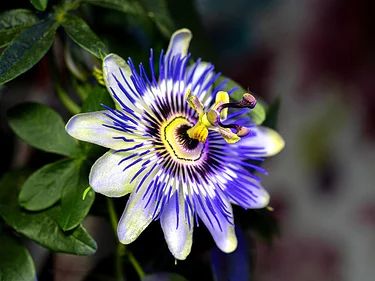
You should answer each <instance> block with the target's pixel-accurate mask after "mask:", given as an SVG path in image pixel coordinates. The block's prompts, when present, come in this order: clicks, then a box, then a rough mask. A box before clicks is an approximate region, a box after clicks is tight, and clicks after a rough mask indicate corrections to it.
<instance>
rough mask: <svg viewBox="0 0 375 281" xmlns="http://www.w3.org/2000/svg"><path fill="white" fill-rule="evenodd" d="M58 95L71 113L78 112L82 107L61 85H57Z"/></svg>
mask: <svg viewBox="0 0 375 281" xmlns="http://www.w3.org/2000/svg"><path fill="white" fill-rule="evenodd" d="M56 92H57V96H58V97H59V99H60V101H61V103H62V104H63V105H64V106H65V108H66V109H67V110H68V111H69V112H70V113H71V114H78V113H79V112H80V111H81V108H80V107H79V106H78V105H77V104H76V103H75V102H74V101H73V100H72V99H71V98H70V97H69V96H68V94H67V93H66V92H65V91H64V90H63V89H62V88H61V87H60V86H59V85H57V86H56Z"/></svg>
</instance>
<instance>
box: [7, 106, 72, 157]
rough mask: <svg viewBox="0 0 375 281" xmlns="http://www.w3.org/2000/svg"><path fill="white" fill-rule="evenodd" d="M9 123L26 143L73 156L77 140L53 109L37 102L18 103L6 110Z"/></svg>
mask: <svg viewBox="0 0 375 281" xmlns="http://www.w3.org/2000/svg"><path fill="white" fill-rule="evenodd" d="M8 119H9V125H10V127H11V128H12V129H13V131H14V132H15V133H16V134H17V135H18V136H19V137H20V138H21V139H23V140H24V141H25V142H27V143H28V144H30V145H32V146H34V147H36V148H39V149H41V150H44V151H48V152H53V153H58V154H62V155H65V156H70V157H75V156H77V154H78V153H79V147H78V144H77V142H76V141H75V140H74V139H73V138H72V137H70V136H69V135H68V134H67V133H66V131H65V124H64V122H63V120H62V119H61V117H60V115H58V114H57V113H56V112H55V111H54V110H52V109H51V108H49V107H48V106H46V105H42V104H38V103H31V102H29V103H23V104H19V105H17V106H15V107H13V108H12V109H10V110H9V112H8Z"/></svg>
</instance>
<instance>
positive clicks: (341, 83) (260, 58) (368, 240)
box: [198, 0, 375, 281]
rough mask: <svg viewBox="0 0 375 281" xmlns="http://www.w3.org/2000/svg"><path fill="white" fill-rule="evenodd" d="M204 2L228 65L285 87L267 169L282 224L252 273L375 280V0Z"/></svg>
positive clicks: (266, 84)
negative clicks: (278, 149) (280, 141)
mask: <svg viewBox="0 0 375 281" xmlns="http://www.w3.org/2000/svg"><path fill="white" fill-rule="evenodd" d="M198 2H199V7H200V11H201V15H202V19H203V22H204V25H205V27H206V29H207V30H208V31H209V33H210V34H211V36H212V37H213V40H214V47H215V48H218V49H219V52H220V54H221V55H220V58H221V59H220V62H221V67H222V68H223V69H221V70H223V73H225V74H226V75H227V76H229V77H232V78H233V79H235V80H237V81H238V82H240V83H241V84H242V85H243V86H245V87H247V86H248V87H249V89H251V90H253V91H254V92H255V93H257V95H258V97H261V98H264V99H265V100H266V101H268V102H272V101H273V100H274V99H275V98H277V97H280V99H281V107H280V111H279V119H278V125H277V129H278V130H279V131H280V133H281V134H282V135H283V136H284V138H285V140H286V147H285V149H284V151H283V152H282V153H281V154H280V155H279V156H277V157H275V158H273V159H271V160H268V162H267V165H266V166H267V168H268V169H269V170H270V176H268V177H266V178H265V180H264V185H265V187H266V188H268V190H269V191H270V193H271V198H272V199H271V206H273V207H274V209H275V210H274V213H275V215H276V216H277V217H278V218H279V220H280V224H281V235H280V237H279V238H277V239H276V240H275V241H274V243H273V244H272V245H271V246H270V245H266V244H265V243H263V242H260V241H258V240H257V241H258V242H257V245H256V254H255V260H256V262H255V271H256V273H255V280H257V281H273V280H278V281H294V280H295V281H297V280H304V281H309V280H320V281H333V280H343V281H357V280H361V281H372V280H374V276H375V173H374V172H375V170H374V168H375V144H374V137H375V122H374V121H375V79H374V77H375V76H374V75H375V51H374V50H375V36H374V35H375V34H374V30H375V29H374V26H375V24H374V18H375V2H374V1H371V0H359V1H356V0H300V1H294V0H284V1H231V5H230V6H229V5H228V3H227V2H226V1H218V2H216V1H213V0H201V1H198ZM250 3H251V4H250ZM218 15H220V16H218ZM223 29H224V30H225V32H222V30H223ZM220 43H223V44H220ZM223 45H224V46H223Z"/></svg>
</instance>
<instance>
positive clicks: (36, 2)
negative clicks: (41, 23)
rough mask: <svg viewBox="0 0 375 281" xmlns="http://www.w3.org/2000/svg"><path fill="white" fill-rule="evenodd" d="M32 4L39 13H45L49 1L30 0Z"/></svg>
mask: <svg viewBox="0 0 375 281" xmlns="http://www.w3.org/2000/svg"><path fill="white" fill-rule="evenodd" d="M30 2H31V4H33V6H34V7H35V9H37V10H39V11H44V10H45V9H46V8H47V4H48V0H30Z"/></svg>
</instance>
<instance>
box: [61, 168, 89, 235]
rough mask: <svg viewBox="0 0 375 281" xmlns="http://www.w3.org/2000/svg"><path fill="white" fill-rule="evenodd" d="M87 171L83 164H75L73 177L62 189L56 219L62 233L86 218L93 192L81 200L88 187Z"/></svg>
mask: <svg viewBox="0 0 375 281" xmlns="http://www.w3.org/2000/svg"><path fill="white" fill-rule="evenodd" d="M89 171H90V168H89V167H88V166H87V165H85V163H84V162H77V163H76V168H75V170H74V175H73V176H72V177H71V179H70V181H69V184H68V185H66V186H65V187H64V190H63V193H62V198H61V213H60V215H59V216H58V218H57V221H58V223H59V225H60V227H61V228H62V229H63V230H64V231H67V230H71V229H73V228H75V227H76V226H78V225H79V224H80V223H81V222H82V221H83V219H84V218H85V217H86V216H87V214H88V212H89V210H90V208H91V205H92V203H93V202H94V198H95V192H94V191H93V190H90V191H89V192H88V193H87V194H86V196H85V199H83V194H84V192H85V190H86V188H87V187H88V186H89V183H88V177H89Z"/></svg>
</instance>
